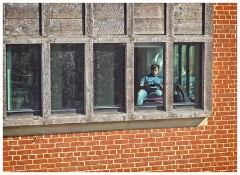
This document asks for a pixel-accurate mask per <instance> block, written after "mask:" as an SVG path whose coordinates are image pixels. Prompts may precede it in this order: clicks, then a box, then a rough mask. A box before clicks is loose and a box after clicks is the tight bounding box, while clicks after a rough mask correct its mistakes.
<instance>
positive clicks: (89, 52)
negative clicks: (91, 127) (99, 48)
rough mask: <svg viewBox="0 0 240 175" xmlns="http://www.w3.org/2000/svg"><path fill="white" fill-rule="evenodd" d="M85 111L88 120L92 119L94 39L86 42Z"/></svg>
mask: <svg viewBox="0 0 240 175" xmlns="http://www.w3.org/2000/svg"><path fill="white" fill-rule="evenodd" d="M84 65H85V66H84V67H85V74H84V94H85V95H84V96H85V98H84V99H85V102H84V112H85V114H86V120H87V121H89V120H91V116H92V115H93V41H92V40H90V41H89V42H86V43H85V60H84Z"/></svg>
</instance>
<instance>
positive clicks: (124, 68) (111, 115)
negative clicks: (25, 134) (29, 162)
mask: <svg viewBox="0 0 240 175" xmlns="http://www.w3.org/2000/svg"><path fill="white" fill-rule="evenodd" d="M29 13H30V14H31V15H30V16H31V18H29ZM19 14H20V15H19ZM212 19H213V17H212V4H208V3H206V4H202V3H154V4H153V3H85V4H82V3H75V4H72V3H64V4H49V3H35V4H31V3H21V4H18V3H5V4H4V15H3V20H4V23H3V24H4V26H3V29H4V31H3V34H4V36H3V50H4V52H3V61H4V66H3V69H4V70H3V75H4V82H3V90H4V93H3V94H4V95H3V100H4V101H3V104H4V106H3V110H4V111H3V114H4V115H3V116H4V126H22V125H24V126H27V125H46V124H48V125H55V124H70V123H71V124H79V123H82V124H84V125H85V124H88V125H87V126H86V127H85V126H84V127H78V128H82V129H83V130H84V128H92V125H91V126H90V124H93V123H102V124H103V123H105V126H106V125H108V123H109V122H112V123H114V124H115V123H118V124H119V123H121V122H122V121H123V123H121V124H119V125H118V126H120V125H121V126H123V125H124V126H123V127H125V126H126V127H128V126H131V127H135V128H141V127H140V125H138V124H139V123H140V121H143V122H146V121H148V122H149V125H150V124H151V122H155V121H159V122H161V121H160V119H161V120H165V121H166V122H168V121H167V120H169V119H176V120H177V119H179V118H185V119H186V118H187V119H189V120H190V119H192V120H194V119H196V118H198V119H199V118H204V117H207V116H209V115H210V114H211V104H212V97H211V95H212V93H211V87H212V86H211V83H212V78H211V74H212V69H211V65H212V52H213V50H212ZM153 64H156V65H157V66H159V70H158V73H157V79H154V78H153V80H152V81H153V82H152V83H150V84H151V86H150V87H149V88H151V90H154V92H156V93H153V94H151V92H147V96H142V102H141V105H139V104H140V103H138V93H139V92H140V90H141V89H144V88H145V87H140V83H141V82H142V81H141V79H142V78H143V76H144V75H149V74H150V72H151V65H153ZM154 69H155V68H154ZM155 80H156V81H155ZM156 84H157V85H156ZM177 87H178V88H177ZM146 88H147V87H146ZM158 90H161V91H158ZM180 90H181V92H184V94H183V95H182V96H180V95H179V92H180ZM184 95H185V96H186V98H184V100H183V97H185V96H184ZM13 114H14V115H13ZM176 120H175V121H176ZM120 121H121V122H120ZM133 121H139V123H137V122H133ZM125 122H129V123H127V125H125V124H126V123H125ZM163 123H164V122H163ZM169 123H171V122H169ZM183 123H184V122H183ZM193 123H194V122H193ZM163 125H164V124H163ZM102 126H104V124H103V125H102ZM111 126H112V125H111ZM116 126H117V125H116ZM141 126H142V125H141ZM155 126H157V125H155ZM145 127H147V125H146V126H145ZM76 128H77V127H76Z"/></svg>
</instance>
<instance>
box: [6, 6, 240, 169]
mask: <svg viewBox="0 0 240 175" xmlns="http://www.w3.org/2000/svg"><path fill="white" fill-rule="evenodd" d="M3 171H11V172H12V171H15V172H16V171H42V172H46V171H57V172H62V171H105V172H109V171H110V172H111V171H112V172H113V171H118V172H120V171H122V172H130V171H164V172H167V171H170V172H219V171H226V172H236V171H237V4H236V3H233V4H228V3H219V4H213V61H212V115H211V116H209V117H208V121H207V124H206V125H204V126H197V127H179V128H176V127H174V128H159V129H133V130H131V129H129V130H127V129H126V130H115V131H97V132H76V133H61V134H42V135H41V134H40V135H38V134H36V135H29V136H14V137H13V136H6V137H4V138H3Z"/></svg>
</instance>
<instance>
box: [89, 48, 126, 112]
mask: <svg viewBox="0 0 240 175" xmlns="http://www.w3.org/2000/svg"><path fill="white" fill-rule="evenodd" d="M124 60H125V45H123V44H95V45H94V108H95V109H106V108H107V109H116V110H121V109H123V106H124V97H125V90H124V87H125V79H124V76H125V73H124V72H125V69H124V64H125V61H124Z"/></svg>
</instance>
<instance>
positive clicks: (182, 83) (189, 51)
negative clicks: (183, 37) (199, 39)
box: [173, 43, 202, 107]
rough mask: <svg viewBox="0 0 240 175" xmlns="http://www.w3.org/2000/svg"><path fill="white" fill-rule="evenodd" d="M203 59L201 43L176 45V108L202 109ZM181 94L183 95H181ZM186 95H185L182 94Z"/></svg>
mask: <svg viewBox="0 0 240 175" xmlns="http://www.w3.org/2000/svg"><path fill="white" fill-rule="evenodd" d="M201 62H202V59H201V44H200V43H194V44H193V43H186V44H184V43H179V44H175V45H174V70H173V71H174V86H175V87H176V85H177V84H178V85H179V88H176V89H174V90H175V92H174V93H175V94H174V106H195V107H201V98H202V93H201V92H202V64H201ZM180 92H181V93H180ZM182 93H184V94H185V97H184V95H182V97H181V94H182Z"/></svg>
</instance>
